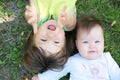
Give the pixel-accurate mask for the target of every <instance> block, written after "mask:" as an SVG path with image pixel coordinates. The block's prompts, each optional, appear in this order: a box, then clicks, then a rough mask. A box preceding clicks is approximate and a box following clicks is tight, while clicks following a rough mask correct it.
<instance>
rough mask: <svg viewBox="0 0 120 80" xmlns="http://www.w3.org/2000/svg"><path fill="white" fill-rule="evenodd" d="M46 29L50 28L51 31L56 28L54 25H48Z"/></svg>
mask: <svg viewBox="0 0 120 80" xmlns="http://www.w3.org/2000/svg"><path fill="white" fill-rule="evenodd" d="M48 29H49V30H51V31H55V30H56V27H55V26H54V25H49V26H48Z"/></svg>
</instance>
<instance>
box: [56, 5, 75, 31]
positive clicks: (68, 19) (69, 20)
mask: <svg viewBox="0 0 120 80" xmlns="http://www.w3.org/2000/svg"><path fill="white" fill-rule="evenodd" d="M66 9H67V6H64V7H63V9H62V10H61V12H60V14H59V16H58V23H59V25H60V26H61V27H64V26H65V27H67V29H68V30H72V29H74V27H75V24H76V16H75V14H76V13H75V10H73V11H70V12H69V13H66V12H65V10H66Z"/></svg>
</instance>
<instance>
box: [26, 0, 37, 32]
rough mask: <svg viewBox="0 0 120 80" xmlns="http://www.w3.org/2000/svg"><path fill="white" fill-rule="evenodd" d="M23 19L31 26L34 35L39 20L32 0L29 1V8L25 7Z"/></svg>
mask: <svg viewBox="0 0 120 80" xmlns="http://www.w3.org/2000/svg"><path fill="white" fill-rule="evenodd" d="M25 18H26V19H27V21H28V23H29V24H30V25H32V27H33V31H34V33H35V32H36V31H37V22H38V20H39V16H38V12H37V9H36V7H35V5H34V2H33V0H30V6H26V11H25Z"/></svg>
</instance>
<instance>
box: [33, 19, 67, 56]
mask: <svg viewBox="0 0 120 80" xmlns="http://www.w3.org/2000/svg"><path fill="white" fill-rule="evenodd" d="M34 39H35V45H36V46H37V47H38V48H42V49H44V50H45V51H46V52H48V53H51V54H54V53H57V52H59V51H60V50H61V49H62V48H63V47H64V45H65V32H64V30H63V28H61V27H60V26H59V25H58V23H57V22H56V21H55V20H49V21H47V22H45V23H43V24H42V25H41V26H40V27H39V29H38V31H37V33H36V34H35V36H34Z"/></svg>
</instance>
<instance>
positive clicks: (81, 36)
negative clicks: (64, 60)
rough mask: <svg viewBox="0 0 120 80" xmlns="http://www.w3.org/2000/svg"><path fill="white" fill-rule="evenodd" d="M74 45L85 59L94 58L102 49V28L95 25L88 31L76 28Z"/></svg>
mask: <svg viewBox="0 0 120 80" xmlns="http://www.w3.org/2000/svg"><path fill="white" fill-rule="evenodd" d="M78 29H79V30H78V32H77V40H76V45H77V48H78V51H79V53H80V55H81V56H82V57H84V58H87V59H96V58H98V57H100V56H101V54H102V53H103V50H104V37H103V31H102V28H101V27H100V26H99V25H95V26H94V27H93V28H92V29H91V30H90V32H88V31H87V30H83V29H80V28H78Z"/></svg>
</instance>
